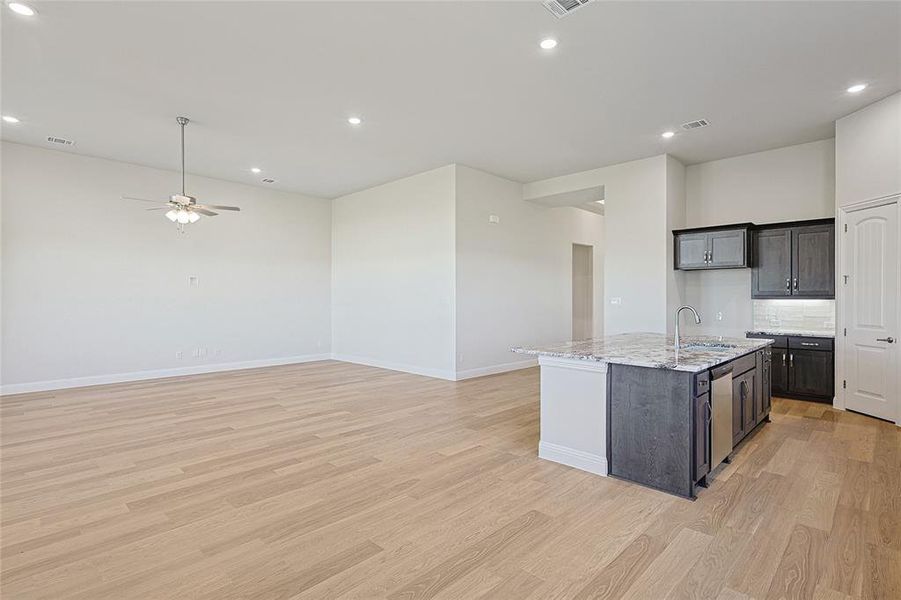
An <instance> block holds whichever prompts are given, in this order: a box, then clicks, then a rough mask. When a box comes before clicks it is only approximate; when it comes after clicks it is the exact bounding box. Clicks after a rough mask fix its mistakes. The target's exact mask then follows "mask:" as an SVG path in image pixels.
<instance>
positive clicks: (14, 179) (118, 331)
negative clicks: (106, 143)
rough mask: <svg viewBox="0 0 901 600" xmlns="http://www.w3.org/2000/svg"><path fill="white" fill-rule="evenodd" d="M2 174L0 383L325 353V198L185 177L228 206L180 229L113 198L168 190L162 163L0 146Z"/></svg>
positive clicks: (78, 379)
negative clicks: (232, 208) (153, 165)
mask: <svg viewBox="0 0 901 600" xmlns="http://www.w3.org/2000/svg"><path fill="white" fill-rule="evenodd" d="M2 174H3V176H2V190H0V192H2V217H3V222H2V321H0V323H2V370H0V379H2V383H3V386H4V387H3V389H4V391H5V392H7V393H11V392H14V391H25V390H29V389H46V388H48V387H62V386H65V385H75V384H81V385H84V384H88V383H92V382H105V381H112V380H116V379H119V380H125V379H132V378H139V377H143V376H163V375H169V374H177V373H181V372H192V371H203V370H214V369H216V368H218V367H217V365H220V366H221V365H225V366H226V367H235V366H248V365H250V364H270V363H277V362H293V361H295V360H303V359H310V358H321V357H323V356H327V354H328V353H329V351H330V322H329V317H330V308H329V305H330V297H329V296H330V291H329V277H330V274H329V262H330V204H329V202H328V201H326V200H320V199H314V198H309V197H304V196H300V195H297V194H289V193H283V192H277V191H273V190H265V189H261V188H259V187H251V186H245V185H240V184H236V183H228V182H224V181H218V180H213V179H207V178H203V177H195V176H191V175H189V176H188V191H189V193H191V194H193V195H196V196H197V197H198V198H200V200H201V201H207V202H210V203H216V204H233V205H238V206H240V207H241V209H242V211H241V212H240V213H224V214H222V215H220V216H218V217H213V218H206V217H205V218H203V219H202V220H201V221H200V222H198V223H196V224H193V225H189V226H187V227H186V233H185V234H179V233H178V232H177V231H176V227H175V226H174V225H173V224H172V223H170V222H169V221H168V220H167V219H165V218H164V217H163V213H162V212H160V211H157V212H147V211H145V210H144V209H145V208H148V207H149V206H150V205H145V204H143V203H139V202H128V201H123V200H121V199H120V196H121V195H122V194H128V195H134V196H139V197H145V198H152V199H166V198H168V196H169V194H172V193H173V192H175V191H177V189H178V187H179V185H180V179H179V175H178V174H177V173H175V172H170V171H162V170H156V169H150V168H146V167H141V166H136V165H131V164H126V163H120V162H115V161H109V160H102V159H97V158H90V157H86V156H80V155H76V154H70V153H65V152H58V151H53V150H46V149H40V148H35V147H31V146H23V145H19V144H12V143H7V142H4V143H3V144H2ZM192 275H193V276H196V277H198V284H199V285H198V286H197V287H190V286H189V285H188V277H189V276H192ZM197 348H205V349H206V352H207V353H206V356H203V357H194V356H193V353H194V350H195V349H197ZM177 352H181V353H182V355H183V358H181V359H178V358H176V353H177ZM236 363H237V364H236ZM85 378H87V379H85ZM50 380H65V381H57V382H56V383H55V384H47V382H48V381H50ZM42 382H43V383H42Z"/></svg>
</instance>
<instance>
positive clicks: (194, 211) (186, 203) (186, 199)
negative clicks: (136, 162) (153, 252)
mask: <svg viewBox="0 0 901 600" xmlns="http://www.w3.org/2000/svg"><path fill="white" fill-rule="evenodd" d="M175 121H176V122H177V123H178V125H179V127H181V194H173V195H171V196H169V200H168V201H162V200H160V201H157V200H145V199H143V198H130V197H127V196H123V197H122V198H123V199H124V200H138V201H140V202H155V203H156V202H158V203H160V204H164V205H165V206H160V207H158V208H148V209H147V210H161V209H165V208H169V210H168V211H167V212H166V218H167V219H169V220H170V221H172V222H173V223H175V224H176V225H177V226H178V230H179V231H180V232H182V233H184V230H185V225H187V224H189V223H196V222H197V221H199V220H200V215H205V216H207V217H215V216H216V215H218V214H219V213H217V212H213V211H212V210H210V209H212V208H215V209H217V210H233V211H240V210H241V209H240V208H238V207H237V206H222V205H219V204H197V198H195V197H194V196H189V195H188V194H187V193H186V192H185V125H187V124H188V123H190V119H188V118H187V117H177V118H176V119H175Z"/></svg>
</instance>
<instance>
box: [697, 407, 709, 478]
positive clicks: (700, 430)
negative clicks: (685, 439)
mask: <svg viewBox="0 0 901 600" xmlns="http://www.w3.org/2000/svg"><path fill="white" fill-rule="evenodd" d="M710 409H711V407H710V394H709V393H706V394H701V395H700V396H698V397H697V398H695V401H694V416H693V418H694V432H695V434H694V435H695V439H694V455H695V461H694V462H695V465H694V480H695V481H698V480H699V479H701V478H702V477H704V476H705V475H707V473H709V472H710V417H711V414H710Z"/></svg>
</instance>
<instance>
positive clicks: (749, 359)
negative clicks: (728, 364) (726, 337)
mask: <svg viewBox="0 0 901 600" xmlns="http://www.w3.org/2000/svg"><path fill="white" fill-rule="evenodd" d="M756 366H757V353H756V352H752V353H751V354H746V355H744V356H742V357H741V358H736V359H735V360H733V361H732V377H737V376H738V375H741V374H742V373H744V372H745V371H750V370H751V369H753V368H754V367H756Z"/></svg>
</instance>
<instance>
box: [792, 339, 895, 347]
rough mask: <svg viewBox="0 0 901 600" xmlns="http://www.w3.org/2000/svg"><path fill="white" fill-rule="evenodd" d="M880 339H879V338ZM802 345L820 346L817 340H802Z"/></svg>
mask: <svg viewBox="0 0 901 600" xmlns="http://www.w3.org/2000/svg"><path fill="white" fill-rule="evenodd" d="M877 341H879V340H877ZM801 345H802V346H819V344H817V343H816V342H801Z"/></svg>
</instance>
